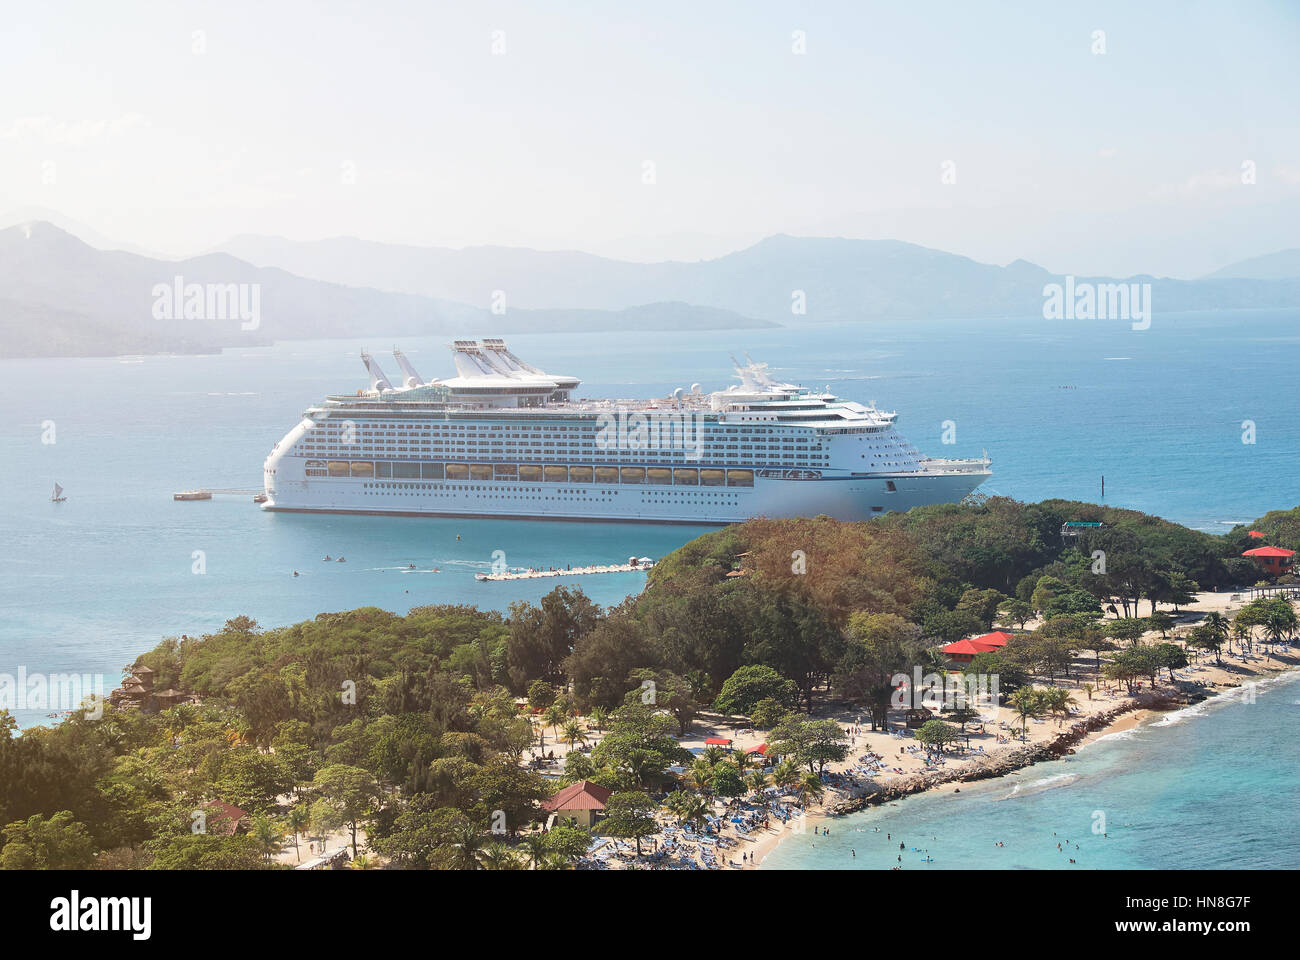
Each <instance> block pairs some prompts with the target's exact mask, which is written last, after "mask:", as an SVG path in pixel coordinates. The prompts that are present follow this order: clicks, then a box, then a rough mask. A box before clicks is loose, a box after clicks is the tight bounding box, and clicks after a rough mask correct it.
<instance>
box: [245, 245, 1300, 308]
mask: <svg viewBox="0 0 1300 960" xmlns="http://www.w3.org/2000/svg"><path fill="white" fill-rule="evenodd" d="M220 249H221V250H223V251H226V252H229V253H232V254H234V255H236V256H238V257H240V258H241V259H245V260H248V261H249V262H251V263H256V264H259V265H262V266H278V267H282V268H284V269H286V270H289V271H291V272H293V273H296V274H299V275H301V276H308V277H316V278H319V279H326V278H329V279H334V280H338V281H341V282H344V283H351V284H358V285H364V286H370V287H376V288H379V289H384V290H393V291H402V292H406V293H416V294H421V295H423V296H429V297H436V298H443V299H448V300H455V301H460V302H464V303H473V304H487V303H489V302H490V298H491V297H492V295H493V291H496V290H501V291H504V292H505V293H506V296H507V297H508V299H509V302H510V303H511V304H512V305H513V306H518V307H525V308H547V309H550V308H561V307H574V308H583V309H596V310H615V309H621V308H625V307H628V306H632V305H635V304H639V303H645V302H649V301H654V300H672V301H679V302H683V303H692V304H698V305H701V306H709V307H715V308H718V309H725V310H734V311H736V312H738V313H740V314H743V315H745V316H752V317H761V318H764V319H767V320H771V321H774V322H777V323H781V324H798V323H803V322H818V321H843V320H871V319H883V318H926V317H971V318H978V317H996V316H1016V315H1018V316H1032V315H1037V314H1040V313H1041V311H1042V305H1043V285H1044V284H1046V283H1051V282H1058V281H1060V279H1061V278H1060V277H1056V276H1054V275H1052V274H1050V273H1049V272H1048V271H1047V270H1044V269H1043V268H1042V267H1039V266H1036V265H1035V264H1032V263H1028V262H1027V261H1024V260H1017V261H1014V262H1013V263H1011V264H1008V265H1007V266H1005V267H1002V266H996V265H993V264H987V263H980V262H979V261H976V260H972V259H970V258H969V257H963V256H958V255H956V254H951V253H945V252H943V251H941V250H932V249H929V248H927V247H921V246H918V245H916V244H912V243H903V242H902V241H898V240H849V239H840V238H818V237H791V236H785V235H777V236H773V237H768V238H767V239H766V240H763V241H761V242H759V243H757V244H755V245H754V246H752V247H748V248H746V249H744V250H738V251H736V252H735V253H731V254H728V255H726V256H724V257H719V258H717V259H714V260H704V261H698V262H694V263H685V262H677V261H668V262H663V263H627V262H623V261H618V260H610V259H608V258H605V257H598V256H594V255H592V254H587V253H579V252H575V251H542V250H530V249H527V248H522V247H467V248H465V249H461V250H452V249H448V248H441V247H412V246H401V245H394V244H383V243H372V242H369V241H364V240H357V239H355V238H347V237H343V238H337V239H331V240H321V241H314V242H306V243H302V242H295V241H290V240H285V239H282V238H276V237H263V236H240V237H235V238H233V239H232V240H230V241H228V242H227V243H225V244H223V245H222V246H221V248H220ZM1079 279H1080V280H1085V279H1091V280H1094V281H1096V282H1111V279H1110V278H1103V277H1099V278H1086V277H1080V278H1079ZM1130 279H1131V280H1132V281H1134V282H1150V283H1151V284H1152V299H1153V302H1154V303H1155V305H1156V309H1158V310H1163V311H1171V312H1172V311H1178V310H1198V309H1230V308H1249V307H1287V306H1300V282H1295V281H1290V280H1274V279H1263V280H1249V281H1240V280H1224V279H1205V280H1193V281H1187V280H1171V279H1156V278H1152V277H1134V278H1130ZM795 291H803V292H804V296H805V298H806V306H807V312H806V313H805V314H797V313H794V312H793V311H792V309H791V307H792V302H793V300H794V298H795V296H796V294H795Z"/></svg>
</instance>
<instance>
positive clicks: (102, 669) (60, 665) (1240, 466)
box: [0, 312, 1300, 726]
mask: <svg viewBox="0 0 1300 960" xmlns="http://www.w3.org/2000/svg"><path fill="white" fill-rule="evenodd" d="M1297 319H1298V317H1297V315H1296V314H1295V313H1294V312H1247V313H1232V314H1200V315H1182V316H1163V315H1161V314H1158V313H1157V315H1156V317H1155V320H1154V321H1153V323H1152V326H1151V328H1150V329H1149V330H1145V331H1134V330H1132V329H1131V327H1130V325H1129V324H1128V323H1120V322H1103V321H1095V322H1086V323H1078V322H1076V323H1061V322H1049V321H1044V320H1042V319H1028V320H1006V321H999V322H989V321H977V322H975V321H932V322H925V323H906V324H905V323H862V324H843V325H836V326H815V327H811V328H806V329H800V330H796V329H788V328H780V329H771V330H757V331H734V332H703V333H650V332H644V331H635V330H630V331H620V332H611V333H583V334H570V335H552V334H546V335H540V334H538V335H529V336H513V337H511V338H510V339H511V346H512V348H513V349H515V350H516V351H517V352H518V353H519V354H520V355H521V356H523V357H524V358H525V359H528V360H530V361H532V362H534V363H536V364H537V365H538V366H540V367H542V368H543V369H547V370H552V371H555V372H558V373H568V374H572V375H574V376H578V377H581V378H583V380H584V388H583V389H582V390H580V391H579V393H580V394H581V395H585V396H593V397H600V396H609V397H644V396H648V395H657V396H663V395H666V394H667V393H669V392H670V391H671V390H672V389H673V388H674V387H678V386H689V385H690V384H692V383H694V382H699V383H700V384H701V385H702V386H703V387H704V388H705V389H706V390H708V389H716V388H719V387H722V386H725V385H726V384H727V383H728V382H729V374H730V364H729V360H728V354H730V353H736V354H737V355H739V354H740V352H741V351H749V352H750V353H751V354H752V355H753V357H754V358H755V359H758V360H766V361H768V362H769V363H770V364H771V366H772V368H773V371H774V372H775V373H777V374H778V375H780V376H781V377H783V378H785V379H791V380H796V381H801V382H804V383H806V384H810V385H818V386H820V385H823V384H828V385H829V386H830V387H831V388H832V389H833V390H835V391H836V392H838V393H840V394H842V395H844V396H848V397H852V398H854V399H860V400H864V401H865V400H874V401H875V402H876V403H877V404H878V405H880V406H881V407H883V408H885V409H897V410H898V411H899V413H900V421H899V422H900V427H901V429H902V430H903V431H904V433H905V434H906V435H907V436H908V437H909V438H910V439H911V440H912V441H913V442H914V443H915V444H916V445H917V446H918V447H920V448H921V449H922V450H923V451H925V452H927V453H929V454H931V455H934V456H975V455H978V454H979V453H980V451H981V450H987V451H988V452H989V454H990V456H992V458H993V470H994V476H993V478H992V479H991V480H990V481H989V482H988V483H986V484H985V486H984V487H983V488H982V489H983V490H984V491H986V492H989V493H999V494H1005V495H1009V496H1015V497H1018V498H1022V499H1028V500H1037V499H1042V498H1046V497H1071V498H1079V499H1086V500H1096V499H1098V497H1099V495H1100V478H1101V476H1102V474H1105V477H1106V500H1107V502H1108V503H1113V504H1117V505H1122V506H1128V507H1134V508H1136V509H1140V510H1145V511H1148V512H1152V513H1157V514H1160V515H1163V516H1166V517H1168V518H1170V519H1172V520H1176V521H1179V522H1181V523H1186V524H1189V525H1192V526H1196V527H1200V528H1204V529H1209V530H1224V529H1227V525H1228V524H1230V523H1232V522H1240V521H1248V520H1251V519H1253V518H1255V517H1257V516H1259V515H1260V514H1262V513H1264V512H1265V511H1267V510H1269V509H1274V508H1278V507H1290V506H1294V505H1296V504H1297V503H1300V471H1297V470H1296V469H1295V466H1296V452H1297V451H1298V450H1300V420H1298V419H1297V418H1296V417H1295V416H1294V410H1293V406H1294V405H1293V404H1291V403H1290V402H1289V401H1290V397H1291V396H1292V395H1293V394H1294V390H1295V387H1296V385H1297V375H1296V370H1297V369H1298V368H1300V365H1298V364H1297V360H1300V329H1298V328H1297V322H1296V321H1297ZM363 346H368V347H369V348H371V349H372V350H373V351H375V352H376V353H377V354H379V356H380V360H381V362H382V361H383V354H382V353H381V352H380V347H381V346H384V345H381V344H376V343H373V342H371V343H369V344H362V343H361V342H359V341H347V342H344V341H317V342H294V343H285V344H279V345H276V346H273V347H258V348H247V349H236V350H229V351H226V352H225V353H223V354H221V355H219V356H203V357H144V358H118V359H84V360H21V361H18V360H4V361H0V502H3V504H4V510H3V511H2V512H0V674H9V675H15V674H16V673H17V671H18V669H19V668H20V667H21V668H25V669H26V670H27V671H28V672H29V673H49V672H76V673H92V674H105V675H106V684H107V686H108V687H109V688H111V687H112V686H114V685H116V682H117V679H118V677H119V676H120V671H121V669H122V667H123V666H124V665H125V664H127V663H130V662H131V661H132V660H134V658H135V657H136V655H137V654H139V653H140V652H141V651H143V650H146V649H148V648H150V647H152V646H153V645H154V644H156V643H157V642H158V641H159V640H160V639H161V638H163V637H165V636H175V635H180V634H189V635H194V634H198V633H202V632H204V631H208V630H211V629H214V628H217V627H219V626H220V625H221V624H222V622H224V621H225V620H226V619H228V618H230V617H232V616H235V615H238V614H247V615H249V616H251V617H253V618H254V619H256V620H258V621H259V622H260V623H262V624H263V625H267V626H271V625H280V624H286V623H292V622H295V621H297V620H301V619H305V618H309V617H312V616H314V615H315V614H317V613H318V612H321V611H324V610H343V609H350V608H353V607H357V606H362V605H376V606H380V607H383V608H385V609H389V610H393V611H396V612H405V610H407V609H409V608H410V607H411V606H414V605H417V604H426V603H474V604H478V605H480V606H483V607H491V608H496V609H501V610H504V609H505V608H506V607H507V605H508V604H509V603H511V602H513V601H515V600H523V599H528V600H536V599H538V598H539V597H540V596H541V595H542V594H544V593H546V592H547V591H549V590H551V589H552V588H554V587H555V586H556V584H557V583H561V582H564V583H570V584H580V585H581V587H582V589H584V590H585V591H587V593H588V594H589V595H590V596H592V597H593V598H594V599H595V600H596V601H598V602H600V603H602V604H611V603H615V602H617V601H619V600H620V599H622V598H623V597H624V596H626V595H627V594H629V593H632V592H635V591H637V590H639V589H641V586H642V585H643V583H644V575H642V574H631V573H629V574H613V575H603V576H589V577H581V578H573V579H568V580H551V579H547V580H536V581H520V582H508V583H478V582H476V581H475V580H474V579H473V574H474V573H475V572H477V571H479V570H483V569H487V568H488V567H489V566H490V564H491V562H492V555H493V552H494V551H496V550H502V551H504V553H505V555H506V562H507V563H508V564H509V565H511V566H552V565H566V564H574V565H578V564H588V563H600V562H615V561H623V560H626V559H627V557H629V556H631V555H633V554H635V555H637V556H652V557H660V556H663V555H664V554H665V553H667V552H669V551H670V550H672V549H674V548H676V547H677V546H679V545H681V544H682V543H684V542H686V541H687V540H689V539H691V538H692V537H694V536H696V535H698V534H699V533H700V532H701V528H699V527H667V526H665V527H660V526H651V525H641V524H629V525H623V524H592V523H547V522H543V521H534V522H518V521H506V520H455V519H429V520H418V519H385V518H376V517H333V516H320V517H311V516H302V515H288V514H267V513H263V512H261V511H259V510H258V509H256V507H255V506H254V505H253V504H252V503H251V502H250V501H249V500H248V499H247V498H242V497H241V498H235V499H220V498H218V499H215V500H212V501H207V502H198V503H176V502H173V501H172V499H171V495H172V493H173V492H174V491H177V490H182V489H187V488H191V487H200V486H201V487H214V488H222V487H229V488H256V487H259V486H260V483H261V465H262V461H263V459H264V458H265V456H266V454H267V452H268V451H269V450H270V449H271V446H272V444H274V443H275V442H276V441H278V440H279V439H280V437H281V436H283V435H284V433H285V432H286V431H287V430H288V429H289V428H290V427H291V426H292V425H293V424H294V423H295V422H296V421H297V419H298V417H299V415H300V413H301V412H302V411H303V410H304V409H305V408H306V407H307V406H308V405H309V404H311V403H313V402H315V401H317V400H319V399H320V398H322V397H323V396H324V395H325V394H327V393H335V392H347V391H350V390H351V389H353V388H355V387H356V386H360V385H362V384H364V382H365V377H364V371H363V369H362V367H361V364H360V362H359V360H358V358H357V354H358V353H359V351H360V350H361V348H362V347H363ZM400 346H402V348H403V349H404V351H405V352H406V353H407V355H408V356H409V357H410V358H411V360H412V362H413V363H414V364H415V365H416V367H417V368H418V369H420V371H421V372H422V373H423V374H425V375H426V376H446V375H447V374H448V371H449V369H450V357H449V355H448V351H447V349H446V339H445V338H442V337H438V338H424V339H408V340H404V341H403V342H402V343H401V344H400ZM390 366H391V364H390ZM1246 420H1250V421H1253V423H1254V425H1255V437H1256V442H1255V443H1253V444H1244V443H1242V433H1243V428H1242V424H1243V421H1246ZM945 421H952V423H953V424H954V425H955V431H956V443H954V444H952V445H944V444H943V443H942V442H941V436H942V435H943V432H944V423H945ZM51 431H52V437H51ZM49 439H53V440H54V441H55V442H53V443H48V442H43V440H49ZM54 481H58V482H59V483H61V484H62V485H63V486H64V488H65V490H66V493H67V496H68V498H69V499H68V501H67V502H66V503H62V504H52V503H50V502H49V500H48V498H49V494H50V489H51V486H52V484H53V483H54ZM458 535H459V537H460V539H459V540H457V536H458ZM196 552H198V553H196ZM325 554H330V555H332V556H335V557H337V556H339V555H340V554H341V555H343V556H345V557H346V558H347V562H346V563H343V564H339V563H329V564H326V563H322V562H321V559H320V558H321V557H322V556H323V555H325ZM200 560H201V561H202V569H203V571H204V572H202V573H196V572H195V570H196V568H197V565H198V564H199V561H200ZM411 563H414V564H415V565H416V567H417V570H416V571H409V572H408V571H406V569H405V568H406V567H407V565H408V564H411ZM434 568H437V570H438V571H439V572H437V573H434V572H432V570H433V569H434ZM295 569H296V570H298V571H299V572H300V574H301V576H299V577H297V578H294V577H293V576H292V572H293V571H294V570H295ZM44 715H45V714H44V711H41V710H26V711H18V713H17V716H18V717H19V720H20V722H21V723H22V724H23V725H24V726H26V725H30V724H32V723H36V722H44Z"/></svg>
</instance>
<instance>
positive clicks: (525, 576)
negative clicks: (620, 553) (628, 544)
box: [474, 557, 655, 581]
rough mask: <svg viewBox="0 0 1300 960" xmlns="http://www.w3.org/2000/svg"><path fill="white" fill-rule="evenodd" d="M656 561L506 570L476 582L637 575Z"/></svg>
mask: <svg viewBox="0 0 1300 960" xmlns="http://www.w3.org/2000/svg"><path fill="white" fill-rule="evenodd" d="M654 565H655V564H654V561H653V560H651V559H650V558H649V557H645V558H642V559H638V560H634V561H629V562H628V563H609V564H599V565H595V566H590V567H569V568H567V569H565V570H555V569H552V570H506V571H503V572H502V573H476V574H474V579H475V580H481V581H488V580H540V579H541V578H543V577H578V576H587V575H589V574H593V573H636V572H637V571H638V570H649V569H650V568H651V567H653V566H654Z"/></svg>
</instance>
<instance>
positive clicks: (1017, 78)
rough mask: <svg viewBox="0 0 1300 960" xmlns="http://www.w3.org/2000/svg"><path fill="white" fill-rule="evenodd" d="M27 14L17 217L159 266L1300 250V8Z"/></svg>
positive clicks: (1091, 268) (1201, 256)
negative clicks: (569, 251) (401, 251)
mask: <svg viewBox="0 0 1300 960" xmlns="http://www.w3.org/2000/svg"><path fill="white" fill-rule="evenodd" d="M4 16H5V20H6V23H5V27H4V30H3V31H0V90H2V91H3V93H2V94H0V215H3V214H4V213H6V212H8V211H14V210H20V211H21V210H29V209H31V208H47V209H51V210H56V211H58V212H60V213H62V214H64V215H66V216H67V217H70V218H72V219H74V220H76V221H79V222H81V223H84V224H87V225H89V226H90V227H91V228H93V229H94V230H97V231H99V232H100V233H102V234H104V235H106V236H108V237H110V238H113V239H114V240H118V241H121V242H124V243H130V244H135V245H139V246H140V247H144V248H146V249H149V250H157V251H163V252H168V253H174V254H188V253H193V252H197V251H200V250H203V249H206V248H208V247H210V246H213V245H215V244H218V243H220V242H221V241H223V240H224V239H226V238H227V237H229V236H230V235H232V234H236V233H268V234H280V235H284V236H288V237H292V238H295V239H317V238H321V237H328V236H337V235H340V234H350V235H355V236H360V237H364V238H367V239H372V240H383V241H393V242H404V243H415V244H424V245H445V246H457V247H459V246H466V245H470V244H482V243H499V244H522V245H529V246H537V247H544V248H577V249H583V250H589V251H592V252H595V253H604V254H609V255H612V256H625V257H632V258H636V259H664V258H682V259H695V258H698V257H701V256H713V255H717V254H719V253H722V252H725V251H728V250H731V249H735V248H737V247H739V246H743V245H746V244H748V243H751V242H753V241H755V240H757V239H759V238H761V237H763V236H765V235H768V234H772V233H781V232H784V233H792V234H798V235H838V236H854V237H897V238H900V239H904V240H910V241H913V242H917V243H923V244H926V245H927V246H932V247H938V248H941V249H945V250H951V251H954V252H957V253H963V254H967V255H969V256H973V257H975V258H977V259H980V260H985V261H990V262H997V263H1005V262H1008V261H1010V260H1012V259H1014V258H1016V257H1024V258H1026V259H1029V260H1033V261H1035V262H1038V263H1041V264H1042V265H1044V266H1046V267H1048V268H1049V269H1053V270H1059V271H1072V272H1075V273H1090V272H1097V273H1116V274H1128V273H1133V272H1152V273H1157V274H1170V275H1175V276H1193V275H1196V274H1199V273H1202V272H1205V271H1208V270H1210V269H1213V268H1215V267H1218V266H1221V265H1223V264H1225V263H1228V262H1230V261H1233V260H1237V259H1241V258H1243V257H1247V256H1253V255H1256V254H1260V253H1265V252H1270V251H1273V250H1276V249H1279V248H1283V247H1289V246H1300V226H1298V225H1300V122H1298V121H1300V104H1298V102H1297V101H1298V98H1300V66H1298V65H1300V4H1297V3H1295V2H1290V3H1286V2H1278V3H1269V2H1235V3H1195V2H1176V3H1175V2H1169V3H1161V2H1143V3H1140V4H1137V3H1132V2H1121V3H1088V4H1069V5H1066V4H1062V3H1042V2H1027V3H1024V4H1014V3H997V4H992V3H988V4H981V3H975V2H953V3H933V4H930V3H913V2H907V3H898V2H895V3H887V4H874V3H873V4H865V3H856V2H844V3H833V2H827V0H818V2H816V3H808V4H798V3H776V2H757V0H737V2H720V0H694V2H675V0H654V2H650V0H637V2H635V3H633V2H617V0H607V2H604V3H598V2H591V3H581V2H572V0H570V2H565V0H534V2H532V3H484V2H477V0H476V2H473V3H464V2H456V3H438V2H433V3H430V2H421V3H416V2H411V3H385V2H382V0H377V2H358V3H345V2H320V3H302V2H282V0H274V2H260V3H252V2H250V3H244V2H231V0H220V2H211V3H185V2H158V3H130V2H114V3H104V2H102V0H87V2H68V3H59V2H51V3H11V4H8V5H7V6H6V10H5V12H4ZM1099 30H1100V31H1104V33H1105V36H1104V44H1105V53H1104V54H1098V53H1094V46H1095V45H1096V43H1097V41H1096V40H1095V39H1094V31H1099ZM196 31H201V33H197V34H196ZM496 31H499V32H500V33H494V32H496ZM796 31H803V36H804V37H805V41H804V42H805V45H806V52H805V53H802V54H800V53H796V52H795V51H794V49H793V48H794V46H795V45H796V42H797V41H796V40H795V38H794V34H795V32H796ZM494 38H495V43H496V45H497V47H498V49H499V48H500V46H501V45H502V44H504V52H495V51H494ZM948 161H951V162H952V164H953V166H952V167H951V168H948V169H949V170H951V171H955V180H956V182H955V183H944V182H943V179H942V178H943V174H944V170H945V167H944V164H945V163H946V162H948ZM647 163H650V164H653V173H654V177H653V179H654V182H653V183H646V182H644V181H645V180H646V170H647V166H646V164H647ZM1246 163H1249V164H1252V165H1253V170H1254V177H1255V180H1256V182H1255V183H1253V184H1245V183H1243V182H1242V179H1243V164H1246ZM1248 169H1249V168H1248Z"/></svg>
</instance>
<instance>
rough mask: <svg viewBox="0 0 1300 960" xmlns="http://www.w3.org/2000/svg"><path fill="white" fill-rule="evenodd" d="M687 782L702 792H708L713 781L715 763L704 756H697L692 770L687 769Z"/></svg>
mask: <svg viewBox="0 0 1300 960" xmlns="http://www.w3.org/2000/svg"><path fill="white" fill-rule="evenodd" d="M686 782H687V783H689V784H690V785H691V786H692V787H694V788H695V789H696V790H699V791H700V792H701V793H708V792H709V786H710V784H712V783H713V764H712V763H710V762H709V761H708V760H706V759H705V758H704V757H696V758H695V762H694V763H692V764H691V768H690V770H688V771H686Z"/></svg>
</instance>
